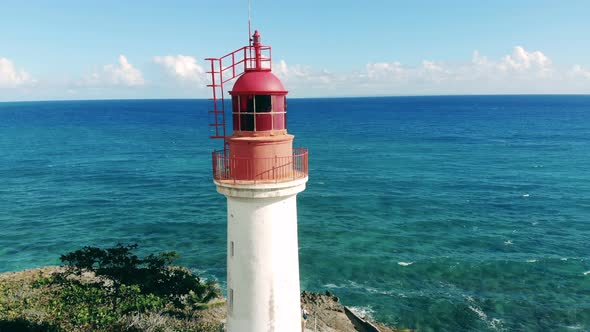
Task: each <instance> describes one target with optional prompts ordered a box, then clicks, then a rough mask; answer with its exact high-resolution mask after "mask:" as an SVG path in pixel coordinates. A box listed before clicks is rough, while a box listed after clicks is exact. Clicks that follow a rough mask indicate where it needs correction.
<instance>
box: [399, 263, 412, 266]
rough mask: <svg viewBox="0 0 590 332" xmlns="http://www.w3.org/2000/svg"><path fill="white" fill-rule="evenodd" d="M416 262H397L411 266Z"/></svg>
mask: <svg viewBox="0 0 590 332" xmlns="http://www.w3.org/2000/svg"><path fill="white" fill-rule="evenodd" d="M412 264H414V262H397V265H401V266H410V265H412Z"/></svg>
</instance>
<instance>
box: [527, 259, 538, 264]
mask: <svg viewBox="0 0 590 332" xmlns="http://www.w3.org/2000/svg"><path fill="white" fill-rule="evenodd" d="M526 262H527V263H536V262H537V260H536V259H527V260H526Z"/></svg>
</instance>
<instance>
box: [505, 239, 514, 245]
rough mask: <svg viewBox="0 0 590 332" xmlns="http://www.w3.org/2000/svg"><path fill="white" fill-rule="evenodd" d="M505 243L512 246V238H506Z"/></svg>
mask: <svg viewBox="0 0 590 332" xmlns="http://www.w3.org/2000/svg"><path fill="white" fill-rule="evenodd" d="M504 244H505V245H507V246H511V245H512V240H506V241H504Z"/></svg>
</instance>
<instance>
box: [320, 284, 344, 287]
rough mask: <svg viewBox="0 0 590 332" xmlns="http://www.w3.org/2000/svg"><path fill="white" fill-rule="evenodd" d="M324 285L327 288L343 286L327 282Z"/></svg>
mask: <svg viewBox="0 0 590 332" xmlns="http://www.w3.org/2000/svg"><path fill="white" fill-rule="evenodd" d="M322 287H326V288H342V287H340V286H338V285H334V284H325V285H323V286H322Z"/></svg>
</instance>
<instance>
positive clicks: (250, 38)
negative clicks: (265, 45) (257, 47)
mask: <svg viewBox="0 0 590 332" xmlns="http://www.w3.org/2000/svg"><path fill="white" fill-rule="evenodd" d="M251 22H252V19H251V17H250V0H248V45H250V46H252V23H251Z"/></svg>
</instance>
